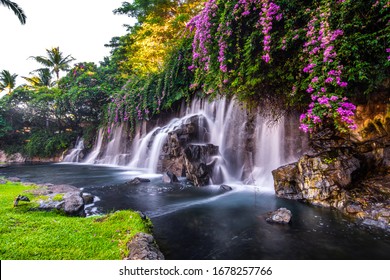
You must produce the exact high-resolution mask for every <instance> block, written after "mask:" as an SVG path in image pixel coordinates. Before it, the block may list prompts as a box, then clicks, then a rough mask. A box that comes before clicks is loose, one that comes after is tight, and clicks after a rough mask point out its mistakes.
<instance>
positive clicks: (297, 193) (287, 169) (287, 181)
mask: <svg viewBox="0 0 390 280" xmlns="http://www.w3.org/2000/svg"><path fill="white" fill-rule="evenodd" d="M272 175H273V177H274V188H275V193H276V195H277V196H279V197H284V198H288V199H303V194H302V192H301V189H300V187H299V186H298V182H299V173H298V165H297V164H296V163H292V164H288V165H285V166H282V167H279V168H278V169H276V170H273V171H272Z"/></svg>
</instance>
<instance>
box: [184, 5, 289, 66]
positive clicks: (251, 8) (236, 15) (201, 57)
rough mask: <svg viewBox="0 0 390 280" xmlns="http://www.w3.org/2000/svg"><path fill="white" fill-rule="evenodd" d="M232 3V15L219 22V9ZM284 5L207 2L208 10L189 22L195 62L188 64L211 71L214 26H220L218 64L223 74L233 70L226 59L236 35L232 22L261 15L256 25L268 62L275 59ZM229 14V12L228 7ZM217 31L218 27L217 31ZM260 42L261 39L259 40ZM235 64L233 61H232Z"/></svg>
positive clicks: (218, 31) (263, 54)
mask: <svg viewBox="0 0 390 280" xmlns="http://www.w3.org/2000/svg"><path fill="white" fill-rule="evenodd" d="M229 5H231V6H232V7H233V8H232V14H231V15H225V16H226V17H227V18H228V19H227V20H226V21H225V22H222V23H220V24H217V25H216V23H215V22H216V21H217V20H218V19H216V17H217V14H218V11H219V10H223V9H226V6H229ZM279 10H280V7H279V6H278V5H276V4H275V3H274V2H273V1H272V0H237V1H236V2H234V1H229V2H228V4H227V3H224V2H223V1H221V2H218V3H217V2H216V1H215V0H209V1H206V3H205V6H204V9H203V10H202V11H201V12H200V14H198V15H197V16H195V17H193V18H192V19H191V20H190V21H189V23H188V24H187V28H188V29H189V30H191V31H193V32H194V40H193V44H192V51H193V64H192V65H190V66H189V67H188V69H189V70H191V71H193V70H195V69H201V70H204V71H209V70H210V63H212V61H211V55H210V54H211V53H212V52H213V51H214V50H213V40H212V35H211V33H212V29H213V28H215V27H216V26H218V27H217V30H216V31H217V34H219V36H218V50H217V53H218V57H217V61H218V65H219V70H220V71H221V72H222V73H227V72H228V70H232V69H229V67H228V64H227V58H226V50H227V49H228V48H229V46H231V44H232V43H231V42H230V41H229V39H230V37H231V36H232V25H233V24H235V25H240V23H239V22H241V21H244V20H245V18H246V17H248V16H249V15H251V14H252V15H257V17H258V21H257V24H256V27H257V28H258V29H260V30H261V33H262V37H263V39H262V42H261V43H262V50H263V53H262V56H261V58H262V59H263V61H264V62H266V63H270V61H271V31H272V25H273V21H274V20H277V21H280V20H281V19H282V14H281V13H279ZM225 12H226V13H228V11H226V10H225ZM214 32H215V30H214ZM259 44H260V42H259ZM232 64H233V63H232Z"/></svg>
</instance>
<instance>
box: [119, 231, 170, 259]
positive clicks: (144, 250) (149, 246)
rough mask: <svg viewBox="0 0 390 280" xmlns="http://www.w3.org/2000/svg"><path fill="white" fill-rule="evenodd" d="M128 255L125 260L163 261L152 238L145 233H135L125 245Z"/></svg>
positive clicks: (162, 256)
mask: <svg viewBox="0 0 390 280" xmlns="http://www.w3.org/2000/svg"><path fill="white" fill-rule="evenodd" d="M127 248H128V249H129V255H128V257H127V258H125V259H127V260H164V255H163V254H162V253H161V251H160V250H159V248H158V246H157V244H156V242H155V240H154V237H153V236H152V235H150V234H147V233H137V234H136V235H135V236H134V237H133V239H132V240H131V241H130V242H129V243H128V244H127Z"/></svg>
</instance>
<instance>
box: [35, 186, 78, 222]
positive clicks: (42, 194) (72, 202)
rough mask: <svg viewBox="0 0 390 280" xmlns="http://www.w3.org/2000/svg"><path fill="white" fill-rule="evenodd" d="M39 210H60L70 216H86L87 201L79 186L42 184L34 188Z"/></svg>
mask: <svg viewBox="0 0 390 280" xmlns="http://www.w3.org/2000/svg"><path fill="white" fill-rule="evenodd" d="M32 193H33V194H34V195H36V196H37V197H38V199H37V202H38V204H39V205H38V207H37V209H39V210H46V211H51V210H60V211H64V213H65V214H66V215H68V216H81V217H84V216H85V211H84V207H85V202H84V199H83V195H82V192H81V191H80V189H79V188H76V187H75V186H71V185H49V186H41V187H40V188H37V189H34V190H32Z"/></svg>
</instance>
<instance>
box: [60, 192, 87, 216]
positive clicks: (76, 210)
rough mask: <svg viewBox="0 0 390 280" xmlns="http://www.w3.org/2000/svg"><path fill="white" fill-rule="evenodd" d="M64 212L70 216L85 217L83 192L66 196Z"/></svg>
mask: <svg viewBox="0 0 390 280" xmlns="http://www.w3.org/2000/svg"><path fill="white" fill-rule="evenodd" d="M64 212H65V213H66V214H67V215H69V216H85V212H84V200H83V197H82V196H81V192H69V193H66V194H65V195H64Z"/></svg>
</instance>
